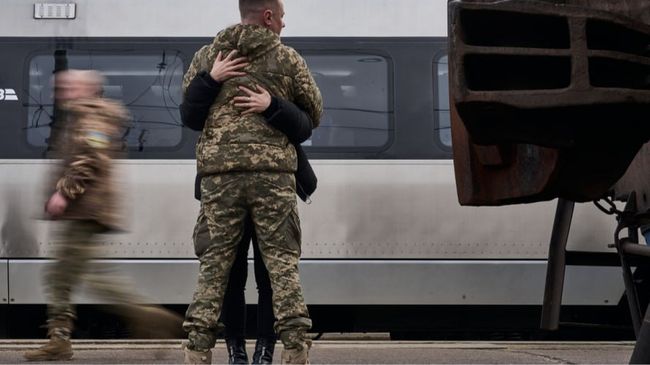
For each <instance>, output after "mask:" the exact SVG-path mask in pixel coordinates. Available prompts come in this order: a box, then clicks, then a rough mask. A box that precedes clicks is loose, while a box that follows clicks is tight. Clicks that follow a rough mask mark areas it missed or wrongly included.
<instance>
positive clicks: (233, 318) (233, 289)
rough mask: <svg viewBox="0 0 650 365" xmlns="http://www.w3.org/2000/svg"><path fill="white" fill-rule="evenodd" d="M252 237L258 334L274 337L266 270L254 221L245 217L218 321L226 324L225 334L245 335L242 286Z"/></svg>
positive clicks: (268, 280) (237, 336)
mask: <svg viewBox="0 0 650 365" xmlns="http://www.w3.org/2000/svg"><path fill="white" fill-rule="evenodd" d="M251 240H252V241H253V252H254V266H255V282H256V283H257V293H258V303H257V338H275V331H274V330H273V324H274V323H275V317H274V316H273V302H272V295H273V291H272V289H271V280H270V279H269V272H268V271H267V270H266V267H265V266H264V262H263V261H262V255H261V254H260V249H259V247H258V245H257V236H256V235H255V229H254V227H253V221H252V220H251V219H250V217H249V218H247V219H246V223H245V224H244V234H243V236H242V240H241V242H239V248H238V251H237V258H235V262H234V264H233V266H232V269H231V271H230V279H229V280H228V287H227V288H226V295H225V297H224V301H223V309H222V311H221V321H222V322H223V324H224V325H225V326H226V330H225V337H226V338H244V337H245V335H246V298H245V296H244V290H245V288H246V279H247V278H248V247H249V245H250V242H251Z"/></svg>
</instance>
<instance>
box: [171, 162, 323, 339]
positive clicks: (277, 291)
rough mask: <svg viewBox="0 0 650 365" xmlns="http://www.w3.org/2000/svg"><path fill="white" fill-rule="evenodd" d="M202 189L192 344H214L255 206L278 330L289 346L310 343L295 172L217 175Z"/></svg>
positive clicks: (189, 317)
mask: <svg viewBox="0 0 650 365" xmlns="http://www.w3.org/2000/svg"><path fill="white" fill-rule="evenodd" d="M201 194H202V204H201V212H202V214H200V216H199V220H198V221H197V224H196V227H195V230H194V243H195V250H196V252H197V254H198V255H199V262H200V269H199V280H198V286H197V289H196V292H195V294H194V299H193V301H192V304H191V305H190V307H189V308H188V310H187V314H186V316H185V323H184V324H183V328H184V329H185V330H186V331H187V332H189V345H188V347H189V348H190V349H191V350H195V351H207V350H209V349H211V348H212V347H213V346H214V344H215V340H216V333H217V331H218V329H219V324H218V323H217V321H218V318H219V315H220V313H221V307H222V305H223V297H224V293H225V290H226V286H227V285H228V278H229V274H230V269H231V267H232V264H233V262H234V260H235V255H236V254H237V245H238V244H239V242H240V240H241V236H242V231H243V225H244V220H245V218H246V215H247V214H248V212H250V215H251V217H252V218H253V223H254V225H255V230H256V233H257V237H258V244H259V249H260V252H261V255H262V259H263V261H264V264H265V265H266V268H267V269H268V271H269V277H270V279H271V287H272V289H273V312H274V314H275V317H276V324H275V330H276V332H277V333H278V334H279V336H280V338H281V339H282V341H283V343H284V345H285V348H286V349H296V350H302V349H307V348H308V341H307V340H306V338H305V332H306V331H307V330H308V329H309V328H311V320H310V319H309V314H308V312H307V307H306V305H305V303H304V299H303V296H302V288H301V287H300V279H299V276H298V262H299V259H300V252H301V243H300V234H301V232H300V221H299V219H298V214H297V206H296V195H295V194H296V193H295V180H294V176H293V174H290V173H269V172H238V173H227V174H219V175H212V176H208V177H204V178H203V179H202V182H201Z"/></svg>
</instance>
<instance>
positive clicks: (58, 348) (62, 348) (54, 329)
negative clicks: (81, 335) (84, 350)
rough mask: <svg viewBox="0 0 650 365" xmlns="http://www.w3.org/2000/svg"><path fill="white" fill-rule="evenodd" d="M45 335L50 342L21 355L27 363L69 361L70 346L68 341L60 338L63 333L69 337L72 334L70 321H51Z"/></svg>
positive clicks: (70, 355) (70, 354) (70, 356)
mask: <svg viewBox="0 0 650 365" xmlns="http://www.w3.org/2000/svg"><path fill="white" fill-rule="evenodd" d="M48 327H49V330H48V331H47V335H48V337H49V338H50V341H48V343H46V344H45V345H43V346H41V347H39V348H37V349H35V350H29V351H27V352H25V353H24V354H23V356H24V357H25V359H27V360H29V361H57V360H59V361H60V360H70V359H71V358H72V345H71V344H70V340H69V339H67V338H64V337H62V336H61V333H65V334H66V336H69V334H70V332H72V321H70V320H53V321H50V322H49V323H48Z"/></svg>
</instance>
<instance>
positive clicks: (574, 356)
mask: <svg viewBox="0 0 650 365" xmlns="http://www.w3.org/2000/svg"><path fill="white" fill-rule="evenodd" d="M42 343H43V341H33V340H22V341H21V340H2V341H0V363H2V364H13V363H24V361H23V359H22V353H23V351H25V350H26V349H29V348H34V347H37V346H39V345H41V344H42ZM73 347H74V349H75V356H74V358H73V359H72V360H71V361H70V362H71V363H75V364H176V363H181V362H182V360H183V357H182V352H181V341H178V340H173V341H135V340H134V341H89V340H78V341H74V343H73ZM633 348H634V343H632V342H439V341H433V342H429V341H409V342H397V341H383V340H364V341H349V340H320V341H315V343H314V346H313V348H312V351H311V361H312V364H432V363H436V364H624V363H627V362H628V360H629V358H630V355H631V353H632V350H633ZM248 350H249V354H250V353H252V351H253V341H249V346H248ZM278 350H279V349H278ZM213 352H214V353H213V362H214V363H223V362H224V361H226V351H225V347H224V346H223V343H222V342H220V343H218V344H217V346H216V348H215V350H214V351H213ZM275 361H276V362H279V351H277V352H276V356H275Z"/></svg>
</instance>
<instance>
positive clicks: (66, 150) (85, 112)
mask: <svg viewBox="0 0 650 365" xmlns="http://www.w3.org/2000/svg"><path fill="white" fill-rule="evenodd" d="M102 82H103V79H102V77H101V76H100V75H99V74H98V73H97V72H94V71H79V70H71V71H64V72H62V73H58V74H57V80H56V84H57V85H56V89H57V90H56V98H57V102H62V103H63V105H62V108H63V111H65V114H66V116H67V117H66V120H65V125H64V126H63V127H62V131H61V133H60V134H59V136H58V137H59V138H60V140H59V141H57V142H56V146H58V148H59V150H58V151H56V152H57V156H59V157H61V158H62V159H63V165H62V167H61V168H60V170H59V172H58V173H57V176H56V179H55V183H54V186H53V188H54V189H53V190H54V193H53V194H52V196H51V197H50V199H49V200H48V201H47V203H46V206H45V211H46V213H47V214H48V215H49V216H50V217H52V218H53V219H61V220H64V221H65V222H63V225H64V226H63V229H62V232H60V235H59V237H58V239H57V242H56V243H57V246H58V247H57V252H56V261H55V262H54V263H53V264H52V266H51V267H50V268H49V270H48V271H47V273H46V276H45V282H46V285H47V289H46V291H47V293H48V297H49V305H48V308H47V310H48V336H49V337H50V341H49V342H48V343H47V344H46V345H44V346H42V347H40V348H38V349H36V350H31V351H27V352H26V353H25V358H26V359H28V360H36V361H43V360H68V359H70V358H71V357H72V347H71V345H70V335H71V332H72V327H73V326H72V321H73V320H74V318H75V310H74V307H73V305H72V304H71V303H70V295H71V293H72V291H73V290H74V288H75V287H77V286H78V284H80V283H81V282H84V283H85V284H86V285H87V286H88V288H89V289H90V290H91V291H92V292H93V293H96V294H98V295H100V296H102V297H105V298H109V299H111V300H112V301H115V302H117V303H122V304H124V305H123V306H122V307H121V310H118V312H120V313H119V314H121V315H123V316H124V317H126V319H128V320H130V321H131V322H132V323H131V324H134V325H136V326H139V327H140V328H142V327H143V326H144V324H145V323H142V322H137V321H146V320H147V318H148V319H149V320H150V319H151V317H156V318H157V319H158V320H165V321H168V323H170V325H173V323H174V322H175V323H176V325H177V326H178V328H179V329H180V325H181V323H180V319H178V318H176V319H174V318H175V316H174V315H173V314H171V313H169V312H167V311H164V310H162V309H158V308H155V307H142V306H137V305H135V304H132V303H137V302H142V298H138V297H137V296H135V295H134V294H132V293H130V292H128V291H126V290H125V288H124V284H123V283H121V282H120V281H118V280H115V279H114V278H113V279H112V278H110V277H108V276H106V275H105V273H104V275H101V274H100V273H95V272H93V270H92V267H91V263H90V260H91V259H92V258H94V257H97V256H98V255H99V249H100V247H99V246H97V245H96V244H94V242H93V237H94V236H95V235H96V234H98V233H104V232H107V231H110V230H113V229H118V228H119V223H118V211H117V209H116V199H115V195H116V191H115V189H114V188H115V187H114V184H112V181H111V180H112V163H111V160H112V159H113V158H116V157H118V156H119V155H120V154H121V152H122V151H123V146H122V145H123V143H122V141H121V136H122V134H123V129H124V122H125V121H126V118H127V114H126V111H125V110H124V108H123V107H122V106H120V105H119V104H117V103H115V102H111V101H108V100H106V99H102V98H100V97H99V95H100V94H101V89H102ZM176 317H178V316H176ZM134 321H135V322H134ZM147 326H149V324H147ZM177 332H178V331H177Z"/></svg>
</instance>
